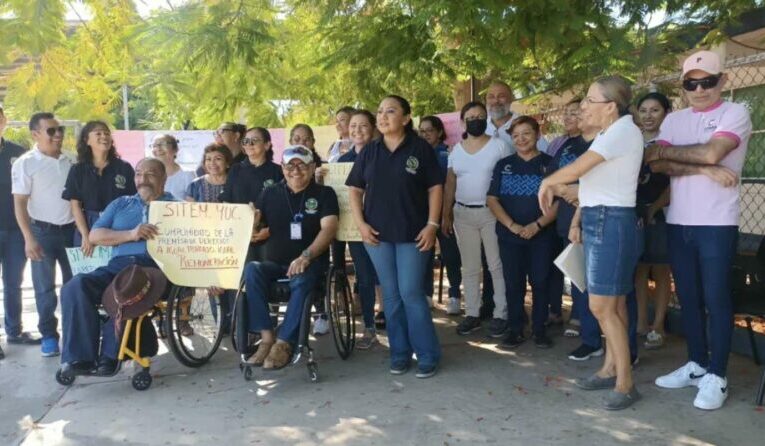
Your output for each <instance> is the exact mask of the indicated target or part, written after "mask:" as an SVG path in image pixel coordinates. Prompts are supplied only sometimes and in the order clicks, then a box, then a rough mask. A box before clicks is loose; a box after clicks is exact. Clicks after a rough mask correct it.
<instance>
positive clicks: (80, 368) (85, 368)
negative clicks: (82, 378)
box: [61, 361, 96, 376]
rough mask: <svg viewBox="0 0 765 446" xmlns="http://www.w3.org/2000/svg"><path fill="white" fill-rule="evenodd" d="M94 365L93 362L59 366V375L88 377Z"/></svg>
mask: <svg viewBox="0 0 765 446" xmlns="http://www.w3.org/2000/svg"><path fill="white" fill-rule="evenodd" d="M95 367H96V364H95V363H94V362H93V361H74V362H67V363H64V364H62V365H61V373H62V374H64V375H69V376H78V375H89V374H91V373H93V370H94V369H95Z"/></svg>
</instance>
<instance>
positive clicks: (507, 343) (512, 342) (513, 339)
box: [497, 331, 526, 350]
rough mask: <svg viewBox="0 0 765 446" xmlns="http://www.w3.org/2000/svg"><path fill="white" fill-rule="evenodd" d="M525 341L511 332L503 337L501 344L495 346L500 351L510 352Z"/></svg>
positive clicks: (518, 334) (519, 335) (520, 335)
mask: <svg viewBox="0 0 765 446" xmlns="http://www.w3.org/2000/svg"><path fill="white" fill-rule="evenodd" d="M525 340H526V338H524V337H523V335H522V334H520V333H516V332H514V331H511V332H509V333H508V334H507V336H505V339H503V340H502V342H500V343H499V344H497V348H498V349H500V350H512V349H514V348H515V347H518V346H519V345H521V344H523V342H524V341H525Z"/></svg>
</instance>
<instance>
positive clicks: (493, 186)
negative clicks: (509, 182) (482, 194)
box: [486, 161, 504, 197]
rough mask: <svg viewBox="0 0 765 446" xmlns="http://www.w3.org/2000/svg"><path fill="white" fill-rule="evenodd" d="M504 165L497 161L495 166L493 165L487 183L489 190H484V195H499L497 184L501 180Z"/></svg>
mask: <svg viewBox="0 0 765 446" xmlns="http://www.w3.org/2000/svg"><path fill="white" fill-rule="evenodd" d="M503 166H504V163H503V162H501V161H500V162H498V163H497V165H496V166H494V172H493V173H492V174H491V183H489V191H488V192H486V195H488V196H491V197H499V184H500V183H501V182H502V173H501V172H502V167H503Z"/></svg>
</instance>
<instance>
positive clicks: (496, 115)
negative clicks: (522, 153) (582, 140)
mask: <svg viewBox="0 0 765 446" xmlns="http://www.w3.org/2000/svg"><path fill="white" fill-rule="evenodd" d="M513 100H515V97H514V96H513V90H512V89H511V88H510V86H509V85H507V84H506V83H504V82H502V81H492V83H491V84H489V88H487V89H486V109H487V111H488V115H489V116H488V117H487V118H486V121H487V125H486V134H487V135H489V136H496V137H497V138H500V139H501V140H502V141H504V142H506V143H507V145H508V146H510V149H511V150H512V151H513V153H515V146H514V145H513V138H512V137H511V136H510V134H509V133H507V130H508V129H509V128H510V125H511V124H512V123H513V121H515V119H516V118H517V117H518V116H519V115H516V114H515V113H513V112H512V111H511V110H510V106H511V105H512V104H513ZM547 146H548V143H547V140H546V139H544V138H543V137H542V135H540V136H539V141H537V149H539V150H540V151H542V152H546V151H547Z"/></svg>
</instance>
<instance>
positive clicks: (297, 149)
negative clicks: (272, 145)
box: [282, 145, 313, 164]
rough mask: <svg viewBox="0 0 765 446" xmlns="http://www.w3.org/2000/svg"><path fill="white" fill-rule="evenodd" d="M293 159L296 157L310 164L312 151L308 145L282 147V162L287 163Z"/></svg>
mask: <svg viewBox="0 0 765 446" xmlns="http://www.w3.org/2000/svg"><path fill="white" fill-rule="evenodd" d="M294 159H298V160H300V161H302V162H304V163H305V164H311V163H312V162H313V152H311V150H310V149H309V148H308V147H306V146H301V145H296V146H289V147H287V148H286V149H284V153H283V154H282V163H283V164H288V163H289V162H290V161H292V160H294Z"/></svg>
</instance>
